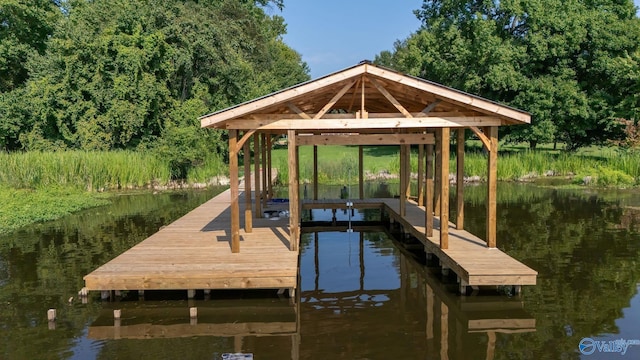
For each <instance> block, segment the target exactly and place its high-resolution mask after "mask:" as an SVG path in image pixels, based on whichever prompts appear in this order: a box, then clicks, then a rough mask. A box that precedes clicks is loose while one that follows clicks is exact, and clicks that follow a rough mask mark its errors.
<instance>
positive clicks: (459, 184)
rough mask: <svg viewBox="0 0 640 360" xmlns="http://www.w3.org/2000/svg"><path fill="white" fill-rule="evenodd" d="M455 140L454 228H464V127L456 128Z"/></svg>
mask: <svg viewBox="0 0 640 360" xmlns="http://www.w3.org/2000/svg"><path fill="white" fill-rule="evenodd" d="M457 135H458V138H457V140H456V145H457V151H456V202H457V203H458V207H457V219H456V229H458V230H462V229H464V128H460V129H458V130H457Z"/></svg>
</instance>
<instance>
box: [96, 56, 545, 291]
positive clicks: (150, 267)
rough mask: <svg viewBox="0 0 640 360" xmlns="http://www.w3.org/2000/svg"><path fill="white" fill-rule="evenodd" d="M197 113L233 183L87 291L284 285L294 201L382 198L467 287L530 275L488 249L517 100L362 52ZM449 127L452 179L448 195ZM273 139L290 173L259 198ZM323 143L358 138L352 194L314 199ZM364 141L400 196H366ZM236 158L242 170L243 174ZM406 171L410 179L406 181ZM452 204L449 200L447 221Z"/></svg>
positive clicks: (296, 233)
mask: <svg viewBox="0 0 640 360" xmlns="http://www.w3.org/2000/svg"><path fill="white" fill-rule="evenodd" d="M200 121H201V126H202V127H208V128H213V129H217V130H219V131H223V130H224V131H226V136H227V138H228V141H229V145H228V149H229V178H230V189H229V190H228V191H225V192H223V193H222V194H220V195H218V196H216V197H215V198H213V199H211V200H210V201H208V202H207V203H205V204H204V205H202V206H200V207H199V208H197V209H195V210H193V211H192V212H191V213H189V214H187V215H185V216H184V217H182V218H181V219H179V220H177V221H176V222H174V223H173V224H171V225H169V226H167V227H166V228H164V229H162V230H161V231H159V232H158V233H156V234H154V235H152V236H151V237H149V238H148V239H146V240H144V241H143V242H141V243H140V244H138V245H136V246H134V247H133V248H132V249H130V250H129V251H127V252H125V253H124V254H122V255H120V256H118V257H117V258H115V259H113V260H112V261H110V262H108V263H107V264H105V265H103V266H102V267H100V268H98V269H97V270H95V271H94V272H92V273H91V274H89V275H87V276H85V284H86V288H87V290H89V291H92V290H102V291H109V290H146V289H154V290H155V289H186V290H189V294H190V295H192V294H193V293H194V290H195V289H279V290H285V289H289V291H290V293H291V294H293V293H294V292H295V289H296V286H297V278H298V276H297V275H298V258H299V252H298V251H299V250H298V245H299V242H300V233H301V229H300V225H301V216H300V213H301V210H302V211H304V209H313V208H323V209H333V210H334V211H335V210H336V209H337V208H341V209H344V208H345V207H350V208H363V209H364V208H371V207H373V208H376V207H378V208H380V209H381V210H382V212H383V213H384V216H388V218H389V221H390V222H393V224H394V227H396V228H398V227H399V228H400V230H401V231H403V232H404V234H405V235H406V236H412V237H414V238H415V239H417V241H419V242H420V243H422V245H423V246H424V251H425V252H426V253H427V255H428V256H436V257H437V258H438V259H439V260H440V264H441V266H442V268H443V271H449V270H451V271H453V272H454V273H456V274H457V275H458V280H459V283H460V291H461V293H463V294H464V293H465V292H466V290H467V287H469V286H471V287H475V286H483V285H484V286H496V285H506V286H514V287H515V288H516V291H519V289H520V286H521V285H534V284H535V283H536V277H537V273H536V272H535V271H534V270H532V269H530V268H528V267H527V266H525V265H523V264H522V263H520V262H518V261H517V260H515V259H513V258H511V257H510V256H509V255H507V254H505V253H504V252H502V251H500V250H499V249H498V248H497V225H496V224H497V218H498V215H497V164H498V144H499V141H498V127H500V126H504V125H518V124H520V125H524V124H529V123H530V122H531V116H530V115H529V114H528V113H526V112H524V111H522V110H518V109H514V108H510V107H507V106H503V105H499V104H496V103H494V102H492V101H489V100H487V99H483V98H480V97H477V96H473V95H470V94H467V93H464V92H461V91H457V90H454V89H451V88H448V87H444V86H442V85H439V84H436V83H433V82H429V81H426V80H423V79H419V78H415V77H411V76H407V75H405V74H401V73H397V72H395V71H393V70H390V69H386V68H382V67H379V66H376V65H373V64H371V63H369V62H362V63H360V64H358V65H356V66H354V67H351V68H348V69H345V70H343V71H340V72H337V73H334V74H331V75H328V76H326V77H323V78H320V79H317V80H314V81H310V82H306V83H302V84H299V85H296V86H294V87H291V88H287V89H283V90H281V91H278V92H275V93H272V94H270V95H267V96H264V97H260V98H257V99H254V100H251V101H248V102H246V103H243V104H238V105H235V106H232V107H230V108H227V109H224V110H220V111H218V112H215V113H211V114H208V115H205V116H203V117H201V118H200ZM452 131H454V132H455V151H456V156H455V159H456V160H455V164H456V169H455V171H453V172H455V178H456V181H455V183H456V184H457V186H456V195H455V203H452V204H451V206H450V204H449V202H450V197H449V194H450V183H451V181H450V175H451V174H452V171H450V169H449V168H450V159H451V156H450V155H451V154H450V153H451V149H452V141H451V140H452V136H451V133H452ZM467 131H469V133H470V134H471V133H472V134H473V136H474V137H476V138H477V139H479V140H480V141H481V142H482V144H483V148H484V149H485V150H486V161H487V163H486V167H487V172H486V174H487V176H486V187H487V198H486V233H485V234H484V240H482V239H481V238H479V237H477V236H475V235H473V234H471V233H469V232H467V231H465V230H464V186H462V185H463V184H464V157H465V140H466V138H467V137H466V132H467ZM281 140H285V141H286V144H287V175H285V176H283V177H284V178H288V193H289V194H288V197H287V199H288V202H286V203H284V204H276V205H275V206H271V207H268V200H269V199H272V198H273V189H272V184H271V181H272V180H273V177H272V150H273V145H274V143H277V142H280V141H281ZM325 145H333V146H343V145H349V146H357V147H358V156H357V158H358V159H357V174H358V190H359V191H358V196H356V195H353V196H352V197H353V198H355V197H357V198H358V200H351V199H350V200H348V203H349V204H347V201H346V200H317V199H318V195H319V194H318V184H319V182H320V181H319V179H320V171H319V168H318V158H319V155H318V147H321V146H325ZM304 146H312V147H313V160H310V159H307V160H305V161H308V162H309V164H310V165H311V164H312V172H311V174H312V179H305V181H306V180H310V183H311V184H312V186H313V190H312V197H313V199H316V200H313V201H309V200H301V196H300V181H301V178H300V156H299V150H300V147H304ZM370 146H373V147H375V148H376V149H379V148H380V147H388V146H395V147H397V149H398V155H399V165H400V167H399V169H398V170H399V175H400V176H399V180H400V183H399V189H398V190H399V199H366V198H365V196H364V161H365V159H364V158H365V156H364V155H365V147H370ZM414 150H417V154H416V155H417V169H415V170H417V175H416V176H414V175H413V174H414V173H413V172H412V171H413V170H414V169H413V167H412V165H411V164H412V156H413V155H412V154H413V153H414ZM240 157H242V159H243V166H244V169H243V171H242V173H243V174H245V175H246V176H247V181H246V182H245V183H244V184H242V185H241V183H240V173H241V170H240V161H239V160H240ZM334 160H336V159H329V161H334ZM252 164H253V171H252V169H251V167H252V166H251V165H252ZM349 166H350V165H349ZM354 170H355V169H354ZM252 173H253V175H255V176H252ZM325 176H326V174H325ZM414 178H415V179H417V181H416V183H417V189H412V186H411V182H412V179H414ZM251 179H253V180H254V182H253V185H254V187H253V189H254V191H252V189H251V186H252V181H251ZM416 190H417V191H416ZM341 196H342V195H341ZM413 198H415V199H416V200H417V201H416V202H414V201H412V200H410V199H413ZM252 200H253V201H252ZM285 204H286V205H285ZM287 205H288V206H287ZM285 206H286V208H285ZM451 208H455V210H456V211H455V213H456V218H455V219H452V221H453V223H451V222H450V221H449V215H450V213H451V211H450V210H451ZM265 210H267V211H269V210H274V211H276V212H275V213H274V215H275V214H277V213H278V211H279V210H283V211H285V214H286V216H279V217H267V218H265V216H264V214H265ZM385 219H386V218H385ZM241 224H244V226H243V228H242V229H241ZM441 224H443V225H442V226H441Z"/></svg>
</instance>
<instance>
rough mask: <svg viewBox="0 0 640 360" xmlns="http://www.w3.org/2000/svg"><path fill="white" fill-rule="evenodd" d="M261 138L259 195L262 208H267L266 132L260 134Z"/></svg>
mask: <svg viewBox="0 0 640 360" xmlns="http://www.w3.org/2000/svg"><path fill="white" fill-rule="evenodd" d="M261 137H262V138H261V139H260V145H262V146H261V147H260V150H261V151H260V152H261V153H262V154H261V159H260V160H262V172H261V174H260V179H261V180H262V186H261V187H260V195H261V198H262V208H263V209H266V208H267V145H266V144H267V134H264V133H263V134H262V136H261Z"/></svg>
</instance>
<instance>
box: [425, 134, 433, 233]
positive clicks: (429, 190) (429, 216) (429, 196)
mask: <svg viewBox="0 0 640 360" xmlns="http://www.w3.org/2000/svg"><path fill="white" fill-rule="evenodd" d="M426 153H427V156H426V158H427V166H426V168H427V169H426V170H427V171H426V173H427V174H426V175H427V181H426V183H425V195H426V196H425V197H426V199H425V205H424V209H425V211H424V213H425V219H424V221H425V232H426V235H427V236H428V237H431V236H433V145H427V151H426Z"/></svg>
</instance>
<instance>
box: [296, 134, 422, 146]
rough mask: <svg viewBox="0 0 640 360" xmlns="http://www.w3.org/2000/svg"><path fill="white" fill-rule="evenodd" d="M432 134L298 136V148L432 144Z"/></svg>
mask: <svg viewBox="0 0 640 360" xmlns="http://www.w3.org/2000/svg"><path fill="white" fill-rule="evenodd" d="M434 143H435V139H434V137H433V134H375V135H374V134H322V135H298V138H297V144H298V146H305V145H403V144H434Z"/></svg>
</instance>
